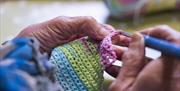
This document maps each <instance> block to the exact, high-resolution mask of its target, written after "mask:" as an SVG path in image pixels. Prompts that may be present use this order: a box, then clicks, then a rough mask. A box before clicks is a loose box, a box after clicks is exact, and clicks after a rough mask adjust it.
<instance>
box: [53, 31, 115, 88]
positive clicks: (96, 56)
mask: <svg viewBox="0 0 180 91" xmlns="http://www.w3.org/2000/svg"><path fill="white" fill-rule="evenodd" d="M117 34H118V33H116V32H112V34H110V35H108V36H107V37H106V38H104V39H103V41H102V42H101V43H100V44H97V43H95V42H94V41H92V40H91V39H89V38H86V37H84V38H81V39H78V40H75V41H72V42H70V43H67V44H64V45H61V46H58V47H56V48H55V49H54V50H53V51H52V55H51V58H50V61H51V62H52V63H53V64H54V65H55V69H56V72H55V79H56V80H57V81H58V82H59V84H60V85H61V86H62V87H63V89H64V90H65V91H100V90H101V89H102V84H103V67H108V66H109V65H111V64H112V63H113V62H114V61H115V60H116V58H117V57H116V54H115V52H114V51H113V50H112V48H111V45H112V41H111V37H113V36H114V35H117ZM111 60H113V61H111Z"/></svg>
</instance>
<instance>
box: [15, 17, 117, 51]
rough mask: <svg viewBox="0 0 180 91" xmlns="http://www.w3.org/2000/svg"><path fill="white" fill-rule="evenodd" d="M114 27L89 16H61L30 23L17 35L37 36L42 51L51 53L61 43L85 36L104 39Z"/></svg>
mask: <svg viewBox="0 0 180 91" xmlns="http://www.w3.org/2000/svg"><path fill="white" fill-rule="evenodd" d="M113 29H114V28H113V27H111V26H109V25H103V24H99V23H98V22H97V21H96V20H95V19H94V18H92V17H88V16H79V17H64V16H60V17H57V18H54V19H51V20H49V21H46V22H42V23H39V24H34V25H30V26H28V27H27V28H25V29H24V30H22V32H20V33H19V35H18V36H17V37H35V38H36V39H37V40H38V41H39V42H40V49H41V52H48V53H50V52H51V50H52V49H53V48H54V47H56V46H58V45H61V44H64V43H67V42H70V41H72V40H75V39H78V38H80V37H83V36H89V37H91V38H93V39H95V40H102V39H103V38H104V37H105V36H106V35H108V34H109V33H110V31H109V30H113Z"/></svg>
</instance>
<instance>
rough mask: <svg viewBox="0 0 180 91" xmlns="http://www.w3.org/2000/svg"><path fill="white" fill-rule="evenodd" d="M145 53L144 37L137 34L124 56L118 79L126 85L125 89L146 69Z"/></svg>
mask: <svg viewBox="0 0 180 91" xmlns="http://www.w3.org/2000/svg"><path fill="white" fill-rule="evenodd" d="M144 51H145V48H144V39H143V36H142V35H140V34H139V33H135V34H134V35H133V36H132V40H131V43H130V45H129V49H128V51H126V52H125V53H124V54H123V57H122V61H123V66H122V68H121V73H120V74H119V75H118V77H117V80H118V81H120V82H122V83H126V84H124V87H123V88H128V87H129V86H130V85H131V84H132V83H133V81H134V80H135V78H136V76H137V75H138V74H139V72H140V71H141V69H142V68H143V67H144V65H145V62H144V60H143V59H144V56H145V52H144Z"/></svg>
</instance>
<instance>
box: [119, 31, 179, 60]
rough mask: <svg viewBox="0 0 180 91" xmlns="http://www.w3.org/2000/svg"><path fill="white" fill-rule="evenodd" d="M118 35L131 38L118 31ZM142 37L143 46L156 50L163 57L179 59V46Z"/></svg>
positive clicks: (146, 36) (153, 38)
mask: <svg viewBox="0 0 180 91" xmlns="http://www.w3.org/2000/svg"><path fill="white" fill-rule="evenodd" d="M119 33H120V34H122V35H125V36H127V37H131V34H130V33H128V32H124V31H120V32H119ZM143 36H144V41H145V46H147V47H149V48H152V49H155V50H158V51H160V52H161V53H163V54H165V55H171V56H174V57H177V58H180V45H175V44H173V43H170V42H168V41H165V40H162V39H158V38H155V37H152V36H148V35H144V34H143Z"/></svg>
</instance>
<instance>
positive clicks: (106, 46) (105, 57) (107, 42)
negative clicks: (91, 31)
mask: <svg viewBox="0 0 180 91" xmlns="http://www.w3.org/2000/svg"><path fill="white" fill-rule="evenodd" d="M118 34H119V33H118V32H112V33H111V34H110V35H108V36H107V37H105V38H104V39H103V41H102V43H101V45H100V54H101V64H102V65H103V66H104V68H107V67H109V66H110V65H112V63H114V62H115V61H116V60H117V56H116V53H115V51H114V50H113V49H112V47H111V46H112V40H111V39H112V37H113V36H116V35H118Z"/></svg>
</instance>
